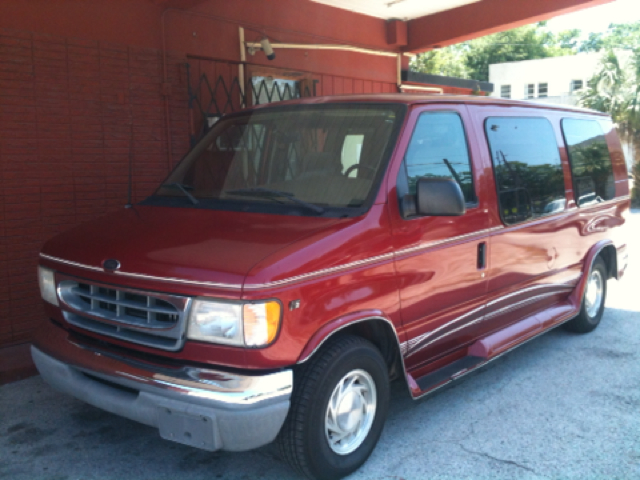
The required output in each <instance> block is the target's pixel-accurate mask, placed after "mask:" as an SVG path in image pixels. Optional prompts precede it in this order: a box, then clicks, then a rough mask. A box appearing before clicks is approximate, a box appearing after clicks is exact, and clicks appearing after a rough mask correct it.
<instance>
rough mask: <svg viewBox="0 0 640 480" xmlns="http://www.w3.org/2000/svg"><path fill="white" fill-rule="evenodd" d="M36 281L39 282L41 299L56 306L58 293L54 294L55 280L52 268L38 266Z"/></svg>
mask: <svg viewBox="0 0 640 480" xmlns="http://www.w3.org/2000/svg"><path fill="white" fill-rule="evenodd" d="M38 283H39V284H40V295H41V296H42V299H43V300H44V301H45V302H49V303H50V304H52V305H55V306H56V307H57V306H58V295H57V294H56V280H55V278H54V274H53V270H50V269H48V268H45V267H40V266H39V267H38Z"/></svg>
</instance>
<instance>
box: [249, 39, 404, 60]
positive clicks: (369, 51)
mask: <svg viewBox="0 0 640 480" xmlns="http://www.w3.org/2000/svg"><path fill="white" fill-rule="evenodd" d="M246 46H247V48H252V49H255V50H260V49H261V48H262V46H261V45H260V43H258V42H247V43H246ZM271 46H272V47H273V48H294V49H303V50H341V51H345V52H356V53H366V54H368V55H378V56H381V57H397V56H398V55H405V56H408V57H415V55H414V54H413V53H407V52H405V53H404V54H398V53H395V52H386V51H384V50H373V49H370V48H362V47H354V46H352V45H322V44H308V43H272V44H271Z"/></svg>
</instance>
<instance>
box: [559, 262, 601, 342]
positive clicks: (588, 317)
mask: <svg viewBox="0 0 640 480" xmlns="http://www.w3.org/2000/svg"><path fill="white" fill-rule="evenodd" d="M594 275H596V276H599V278H600V281H601V285H602V295H601V296H599V297H598V298H599V301H598V302H597V305H595V304H594V305H589V302H588V299H587V294H588V293H589V291H588V290H589V288H590V283H591V279H592V278H593V276H594ZM607 278H608V275H607V266H606V265H605V263H604V261H603V260H602V258H601V257H598V258H596V260H595V262H593V267H592V268H591V271H590V272H589V279H588V280H587V288H586V289H585V293H584V296H583V297H582V307H581V308H580V313H579V314H578V316H576V317H574V318H572V319H571V320H569V321H568V322H566V323H565V324H564V328H565V329H566V330H569V331H570V332H576V333H587V332H591V331H592V330H595V328H596V327H597V326H598V324H599V323H600V320H601V319H602V314H603V313H604V304H605V301H606V299H607ZM593 285H594V284H591V288H593Z"/></svg>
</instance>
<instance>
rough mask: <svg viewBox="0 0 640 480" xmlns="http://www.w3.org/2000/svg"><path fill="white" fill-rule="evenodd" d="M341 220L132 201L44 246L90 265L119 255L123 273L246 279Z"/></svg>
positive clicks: (57, 254)
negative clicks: (269, 260) (259, 265)
mask: <svg viewBox="0 0 640 480" xmlns="http://www.w3.org/2000/svg"><path fill="white" fill-rule="evenodd" d="M338 222H340V220H339V219H336V218H318V217H307V216H293V215H291V216H289V215H272V214H261V213H247V212H242V213H240V212H229V211H220V210H204V209H194V208H170V207H157V206H135V207H134V208H130V209H126V210H123V211H120V212H117V213H113V214H110V215H107V216H104V217H101V218H99V219H96V220H93V221H90V222H88V223H85V224H82V225H80V226H78V227H75V228H73V229H71V230H68V231H66V232H64V233H62V234H60V235H58V236H56V237H54V238H52V239H51V240H49V241H48V242H47V243H46V244H45V245H44V247H43V250H42V253H43V254H45V255H48V256H51V257H56V258H58V259H64V260H67V261H70V262H75V263H79V264H83V265H85V266H90V267H102V264H103V262H104V261H105V260H107V259H116V260H118V261H119V262H120V265H121V267H120V271H122V272H126V273H137V274H142V275H149V276H155V277H173V278H181V279H184V280H189V281H196V282H215V283H223V284H230V285H241V284H242V283H243V281H244V278H245V276H246V275H247V273H248V272H249V271H250V270H251V268H252V267H253V266H254V265H256V264H257V263H258V262H260V261H261V260H262V259H264V258H266V257H267V256H269V255H272V254H273V253H275V252H277V251H279V250H281V249H283V248H285V247H286V246H288V245H290V244H292V243H294V242H296V241H299V240H300V239H302V238H305V237H307V236H309V235H312V234H313V233H314V232H317V231H319V230H323V229H326V228H328V227H330V226H331V225H334V224H336V223H338Z"/></svg>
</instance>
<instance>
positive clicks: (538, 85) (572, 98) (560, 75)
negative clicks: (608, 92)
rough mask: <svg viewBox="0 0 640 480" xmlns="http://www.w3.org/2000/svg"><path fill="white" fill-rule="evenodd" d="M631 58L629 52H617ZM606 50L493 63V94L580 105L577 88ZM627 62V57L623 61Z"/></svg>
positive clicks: (628, 155) (626, 151) (628, 147)
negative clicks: (578, 103)
mask: <svg viewBox="0 0 640 480" xmlns="http://www.w3.org/2000/svg"><path fill="white" fill-rule="evenodd" d="M617 53H619V55H622V57H623V58H624V57H625V56H626V57H628V56H629V54H628V52H622V53H621V52H617ZM602 55H603V53H602V52H600V53H579V54H577V55H568V56H564V57H549V58H541V59H538V60H523V61H521V62H506V63H495V64H493V65H489V82H490V83H493V85H494V90H493V93H492V94H491V96H493V97H502V98H512V99H514V100H529V101H533V102H544V103H556V104H561V105H576V104H577V100H578V97H577V95H576V91H577V90H580V89H581V88H583V87H586V85H587V81H588V80H589V79H590V78H591V77H593V75H594V74H595V73H596V72H597V71H598V68H599V66H600V61H601V60H602ZM623 61H624V60H623ZM622 147H623V150H624V155H625V158H626V160H627V166H628V167H629V168H631V165H632V164H633V158H634V155H633V152H632V147H631V145H629V144H626V143H623V145H622Z"/></svg>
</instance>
